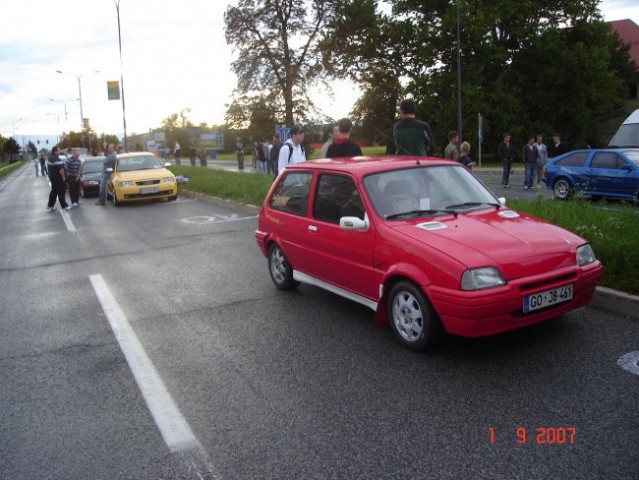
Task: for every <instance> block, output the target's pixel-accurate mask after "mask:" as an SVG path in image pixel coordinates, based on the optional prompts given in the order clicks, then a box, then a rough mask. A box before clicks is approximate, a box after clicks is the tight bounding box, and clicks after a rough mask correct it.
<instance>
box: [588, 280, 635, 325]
mask: <svg viewBox="0 0 639 480" xmlns="http://www.w3.org/2000/svg"><path fill="white" fill-rule="evenodd" d="M591 306H592V307H594V308H596V309H598V310H604V311H606V312H610V313H615V314H617V315H623V316H624V317H629V318H632V319H635V320H639V297H638V296H636V295H629V294H627V293H624V292H620V291H618V290H613V289H612V288H608V287H597V289H596V290H595V295H594V296H593V297H592V303H591Z"/></svg>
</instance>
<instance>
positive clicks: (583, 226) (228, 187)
mask: <svg viewBox="0 0 639 480" xmlns="http://www.w3.org/2000/svg"><path fill="white" fill-rule="evenodd" d="M233 159H234V158H233ZM170 169H171V170H172V171H173V172H174V173H176V174H182V175H186V176H188V177H189V179H190V180H189V183H187V184H186V185H184V186H183V187H180V188H185V189H187V190H190V191H194V192H199V193H203V194H205V195H211V196H214V197H220V198H224V199H227V200H231V201H234V202H237V203H241V204H249V205H255V206H259V205H261V204H262V202H263V200H264V198H265V197H266V194H267V193H268V190H269V188H270V186H271V183H272V182H271V177H270V176H268V175H254V174H251V173H240V172H225V171H222V170H213V169H207V168H202V167H191V166H172V167H171V168H170ZM508 206H509V207H511V208H513V209H515V210H518V211H521V212H524V213H527V214H529V215H533V216H535V217H539V218H542V219H544V220H546V221H549V222H551V223H554V224H555V225H559V226H561V227H563V228H565V229H567V230H570V231H572V232H574V233H576V234H577V235H580V236H581V237H583V238H585V239H586V240H587V241H588V242H590V244H591V245H592V247H593V249H594V250H595V254H596V255H597V258H598V259H599V260H601V262H602V263H603V265H604V274H603V277H602V280H601V284H602V285H605V286H607V287H610V288H614V289H616V290H620V291H623V292H627V293H630V294H633V295H639V275H637V271H639V242H638V241H637V238H638V237H639V212H638V211H637V207H635V206H632V205H623V204H622V205H614V206H611V207H610V208H606V206H607V205H606V204H605V203H603V202H602V203H598V204H594V203H592V202H590V201H588V200H584V199H579V198H575V199H574V200H571V201H566V202H562V201H557V200H550V199H544V198H543V197H542V196H538V197H536V199H535V200H532V201H531V200H516V199H511V200H509V201H508Z"/></svg>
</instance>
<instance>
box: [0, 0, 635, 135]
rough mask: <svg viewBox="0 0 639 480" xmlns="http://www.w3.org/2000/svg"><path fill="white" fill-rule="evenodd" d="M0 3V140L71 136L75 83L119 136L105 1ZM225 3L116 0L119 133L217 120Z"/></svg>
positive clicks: (614, 11) (619, 2)
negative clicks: (168, 121) (177, 116)
mask: <svg viewBox="0 0 639 480" xmlns="http://www.w3.org/2000/svg"><path fill="white" fill-rule="evenodd" d="M3 3H4V5H3V6H2V17H3V22H2V26H1V27H0V134H2V135H4V136H5V137H9V136H13V135H14V129H15V135H16V136H19V135H21V134H22V135H40V134H54V135H55V134H57V133H60V132H62V131H68V130H75V131H78V130H79V129H80V125H81V120H80V118H81V116H80V102H79V101H78V100H77V99H78V98H79V89H78V76H80V77H81V89H82V107H83V114H84V117H85V118H88V119H89V121H90V123H91V126H92V127H93V128H94V130H95V131H96V132H97V133H103V132H105V133H117V134H118V135H121V134H122V132H123V120H122V103H121V102H120V101H115V100H111V101H109V100H108V99H107V86H106V82H107V81H111V80H120V72H121V69H120V55H119V49H118V16H117V10H116V7H115V1H114V0H49V1H42V0H20V1H11V3H8V2H3ZM229 3H235V2H229V1H227V0H181V1H170V0H120V26H121V32H122V65H123V68H122V72H123V75H124V99H125V106H126V123H127V133H128V134H129V135H131V134H133V133H144V132H147V131H148V130H149V129H151V128H155V127H158V126H159V125H160V122H161V121H162V120H163V119H164V118H166V117H167V116H169V115H170V114H172V113H176V112H179V111H180V110H182V109H184V108H190V109H191V113H190V114H188V117H189V119H190V120H191V121H193V122H194V123H196V124H199V123H200V122H205V123H207V124H209V125H210V124H217V123H222V122H223V119H224V112H225V110H226V104H228V103H229V101H230V98H231V94H232V92H233V89H234V88H235V86H236V79H235V76H234V75H233V73H231V71H230V62H231V59H232V52H231V48H230V47H229V46H227V45H226V41H225V39H224V12H225V10H226V8H227V5H228V4H229ZM601 8H602V12H603V13H604V16H605V19H606V20H608V21H612V20H621V19H624V18H630V19H632V20H634V21H635V23H637V24H639V6H637V0H605V1H603V2H602V4H601ZM57 70H60V71H62V72H64V73H63V74H59V73H56V71H57ZM96 70H98V71H99V72H98V73H94V72H95V71H96ZM335 93H336V95H335V97H334V98H330V97H328V96H326V99H325V101H324V102H323V103H321V105H322V106H323V108H324V110H325V112H326V114H327V115H329V116H332V117H334V118H340V117H343V116H346V115H347V114H348V112H349V110H350V109H351V106H352V104H353V103H354V101H355V100H356V99H357V97H358V96H359V93H358V92H357V91H356V90H354V89H352V88H343V86H342V88H338V89H337V90H336V92H335ZM51 99H53V100H55V101H51ZM65 103H66V111H67V117H66V119H65V115H64V112H65Z"/></svg>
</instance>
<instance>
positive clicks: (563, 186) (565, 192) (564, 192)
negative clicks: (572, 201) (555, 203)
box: [552, 178, 572, 200]
mask: <svg viewBox="0 0 639 480" xmlns="http://www.w3.org/2000/svg"><path fill="white" fill-rule="evenodd" d="M552 191H553V193H554V194H555V197H557V198H558V199H559V200H565V199H567V198H569V197H570V196H571V195H572V185H571V184H570V182H569V181H568V180H567V179H565V178H559V179H557V180H556V181H555V183H554V184H553V186H552Z"/></svg>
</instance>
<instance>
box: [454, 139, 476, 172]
mask: <svg viewBox="0 0 639 480" xmlns="http://www.w3.org/2000/svg"><path fill="white" fill-rule="evenodd" d="M459 148H460V150H461V152H460V154H459V158H458V159H457V161H458V162H459V163H461V164H462V165H464V166H465V167H466V168H467V169H468V170H472V169H473V164H474V162H473V159H472V158H470V143H468V142H462V144H461V145H460V146H459Z"/></svg>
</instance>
